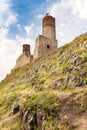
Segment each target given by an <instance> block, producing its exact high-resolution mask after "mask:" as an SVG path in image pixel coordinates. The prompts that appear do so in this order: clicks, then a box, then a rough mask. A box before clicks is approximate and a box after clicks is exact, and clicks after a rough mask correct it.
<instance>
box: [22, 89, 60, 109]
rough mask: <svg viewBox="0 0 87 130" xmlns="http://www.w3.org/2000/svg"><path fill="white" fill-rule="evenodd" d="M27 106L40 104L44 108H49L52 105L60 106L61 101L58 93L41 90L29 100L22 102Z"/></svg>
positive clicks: (23, 105)
mask: <svg viewBox="0 0 87 130" xmlns="http://www.w3.org/2000/svg"><path fill="white" fill-rule="evenodd" d="M25 106H30V107H33V106H40V107H42V108H44V109H49V108H51V107H57V108H59V101H58V97H57V95H56V94H54V93H52V92H48V91H44V92H39V93H37V94H35V95H33V96H31V98H30V99H29V100H26V101H24V102H23V103H22V107H25Z"/></svg>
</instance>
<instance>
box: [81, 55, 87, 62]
mask: <svg viewBox="0 0 87 130" xmlns="http://www.w3.org/2000/svg"><path fill="white" fill-rule="evenodd" d="M82 58H83V60H84V61H85V62H86V61H87V54H85V55H84V56H83V57H82Z"/></svg>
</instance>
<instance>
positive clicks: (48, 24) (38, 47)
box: [34, 15, 57, 59]
mask: <svg viewBox="0 0 87 130" xmlns="http://www.w3.org/2000/svg"><path fill="white" fill-rule="evenodd" d="M56 48H57V40H56V26H55V18H54V17H52V16H50V15H47V16H45V17H44V18H43V20H42V35H39V36H38V37H37V39H36V44H35V49H34V59H36V58H39V57H41V56H42V55H44V54H46V53H48V52H49V51H51V50H55V49H56Z"/></svg>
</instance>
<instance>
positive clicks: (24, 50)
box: [23, 44, 30, 53]
mask: <svg viewBox="0 0 87 130" xmlns="http://www.w3.org/2000/svg"><path fill="white" fill-rule="evenodd" d="M24 52H29V53H30V45H28V44H23V53H24Z"/></svg>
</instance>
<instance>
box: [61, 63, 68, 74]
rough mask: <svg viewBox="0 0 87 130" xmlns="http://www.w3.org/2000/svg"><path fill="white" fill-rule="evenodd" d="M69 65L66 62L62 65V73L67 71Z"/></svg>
mask: <svg viewBox="0 0 87 130" xmlns="http://www.w3.org/2000/svg"><path fill="white" fill-rule="evenodd" d="M67 66H68V64H67V63H65V64H63V65H62V66H61V70H62V73H64V72H65V70H66V69H67Z"/></svg>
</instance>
